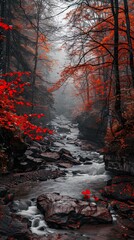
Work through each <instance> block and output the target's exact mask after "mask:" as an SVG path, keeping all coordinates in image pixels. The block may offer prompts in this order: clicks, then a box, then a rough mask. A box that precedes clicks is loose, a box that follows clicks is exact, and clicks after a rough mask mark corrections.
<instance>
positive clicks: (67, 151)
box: [59, 148, 72, 156]
mask: <svg viewBox="0 0 134 240" xmlns="http://www.w3.org/2000/svg"><path fill="white" fill-rule="evenodd" d="M59 154H60V156H62V155H63V154H67V155H70V156H72V154H71V153H70V151H69V150H67V149H65V148H61V149H60V151H59Z"/></svg>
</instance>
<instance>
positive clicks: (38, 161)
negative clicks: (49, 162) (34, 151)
mask: <svg viewBox="0 0 134 240" xmlns="http://www.w3.org/2000/svg"><path fill="white" fill-rule="evenodd" d="M33 162H34V163H37V164H39V163H42V162H44V161H43V159H42V158H34V159H33Z"/></svg>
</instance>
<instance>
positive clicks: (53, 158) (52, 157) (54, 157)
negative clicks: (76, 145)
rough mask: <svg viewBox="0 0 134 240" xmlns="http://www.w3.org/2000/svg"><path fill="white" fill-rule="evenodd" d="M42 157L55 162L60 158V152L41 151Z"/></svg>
mask: <svg viewBox="0 0 134 240" xmlns="http://www.w3.org/2000/svg"><path fill="white" fill-rule="evenodd" d="M40 157H42V158H43V159H44V160H46V161H50V162H55V161H57V160H58V159H59V158H60V154H59V153H57V152H44V153H41V155H40Z"/></svg>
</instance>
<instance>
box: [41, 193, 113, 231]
mask: <svg viewBox="0 0 134 240" xmlns="http://www.w3.org/2000/svg"><path fill="white" fill-rule="evenodd" d="M37 207H38V209H39V210H40V211H41V212H42V214H43V215H44V218H45V221H46V222H47V224H48V225H49V226H50V227H54V228H62V229H67V228H72V229H77V228H80V226H81V225H83V224H84V223H90V224H98V223H111V222H112V217H111V215H110V213H109V211H108V209H107V208H106V207H102V206H98V207H97V210H95V208H92V207H90V205H89V202H87V201H82V200H77V199H74V198H71V197H69V196H62V195H60V194H58V193H47V194H43V195H41V196H39V197H38V198H37Z"/></svg>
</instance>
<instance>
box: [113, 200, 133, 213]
mask: <svg viewBox="0 0 134 240" xmlns="http://www.w3.org/2000/svg"><path fill="white" fill-rule="evenodd" d="M111 206H112V208H113V209H114V210H116V211H118V214H122V215H128V214H129V213H132V211H133V210H134V208H132V207H131V206H130V205H129V204H127V203H124V202H120V201H117V200H114V201H112V202H111Z"/></svg>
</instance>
